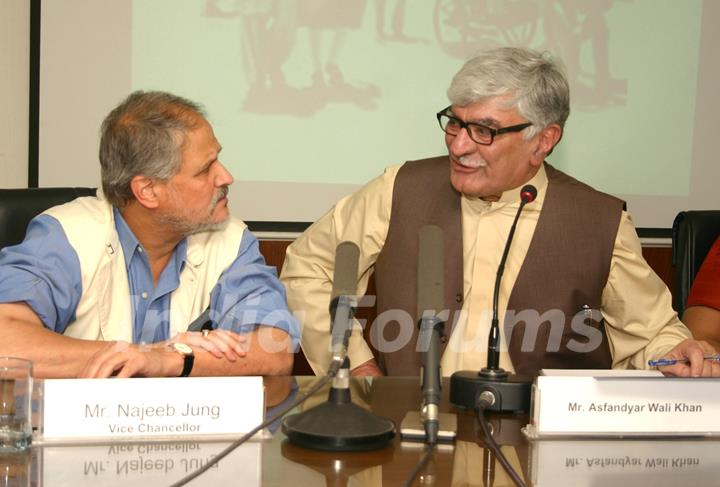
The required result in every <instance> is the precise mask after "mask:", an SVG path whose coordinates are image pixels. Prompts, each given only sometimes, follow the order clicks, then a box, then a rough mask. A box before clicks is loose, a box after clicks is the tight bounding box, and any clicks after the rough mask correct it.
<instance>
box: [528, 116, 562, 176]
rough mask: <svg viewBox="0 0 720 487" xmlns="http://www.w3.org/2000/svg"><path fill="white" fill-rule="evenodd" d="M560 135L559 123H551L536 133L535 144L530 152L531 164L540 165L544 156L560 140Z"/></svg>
mask: <svg viewBox="0 0 720 487" xmlns="http://www.w3.org/2000/svg"><path fill="white" fill-rule="evenodd" d="M560 137H562V128H561V127H560V125H558V124H556V123H553V124H550V125H548V126H547V127H545V128H544V129H542V131H541V132H540V133H539V134H538V135H537V145H536V146H535V151H534V152H533V154H532V158H531V164H532V165H534V166H540V165H541V164H542V163H543V162H544V161H545V158H546V157H547V156H548V154H550V153H551V152H552V150H553V148H554V147H555V145H556V144H557V143H558V142H560Z"/></svg>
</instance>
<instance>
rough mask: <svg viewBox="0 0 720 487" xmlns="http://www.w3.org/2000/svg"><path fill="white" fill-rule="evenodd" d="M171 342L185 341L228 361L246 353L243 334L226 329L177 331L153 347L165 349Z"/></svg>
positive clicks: (195, 347)
mask: <svg viewBox="0 0 720 487" xmlns="http://www.w3.org/2000/svg"><path fill="white" fill-rule="evenodd" d="M172 343H185V344H186V345H189V346H190V347H192V348H193V349H200V350H205V351H206V352H209V353H210V354H212V356H213V357H215V358H223V357H224V358H226V359H227V360H229V361H230V362H235V361H236V360H237V359H239V358H242V357H245V356H246V355H247V346H248V345H247V340H246V338H245V335H241V334H239V333H235V332H234V331H228V330H222V329H218V330H212V331H207V330H206V331H203V332H198V331H188V332H185V333H178V334H177V335H175V336H174V337H173V338H172V339H170V340H167V341H164V342H160V343H156V344H154V345H153V347H154V348H158V349H162V350H165V349H166V348H167V347H168V345H170V344H172Z"/></svg>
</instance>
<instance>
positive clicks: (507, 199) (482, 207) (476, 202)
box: [462, 164, 548, 213]
mask: <svg viewBox="0 0 720 487" xmlns="http://www.w3.org/2000/svg"><path fill="white" fill-rule="evenodd" d="M526 184H532V185H533V186H535V188H536V189H537V197H536V198H535V200H534V201H533V202H532V203H529V204H528V209H531V208H533V207H535V208H540V207H541V206H542V202H543V201H544V200H545V192H546V190H547V184H548V179H547V172H546V171H545V164H543V165H541V166H540V169H539V170H538V172H537V173H535V175H534V176H533V177H532V178H531V179H530V180H529V181H526V182H525V183H523V184H521V185H520V186H518V187H517V188H513V189H509V190H507V191H505V192H503V194H502V195H500V199H499V200H498V201H485V200H483V199H481V198H477V197H470V196H466V195H462V197H463V199H464V200H465V201H466V202H467V204H468V205H469V208H471V209H473V210H475V211H477V212H480V213H483V212H485V211H488V210H490V209H493V208H500V207H504V206H507V205H513V204H515V205H519V204H520V189H522V187H523V186H525V185H526Z"/></svg>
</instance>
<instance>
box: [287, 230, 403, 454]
mask: <svg viewBox="0 0 720 487" xmlns="http://www.w3.org/2000/svg"><path fill="white" fill-rule="evenodd" d="M359 255H360V250H359V249H358V246H357V245H355V244H354V243H352V242H342V243H341V244H340V245H338V246H337V248H336V250H335V272H334V274H333V289H332V294H331V299H330V319H331V323H332V330H331V341H330V344H331V345H330V346H331V354H332V355H331V362H330V366H329V367H328V373H327V376H328V377H333V382H332V386H331V387H330V392H329V393H328V400H327V402H324V403H322V404H319V405H317V406H315V407H313V408H311V409H308V410H307V411H303V412H302V413H299V414H294V415H292V416H288V417H287V418H285V419H284V420H283V423H282V431H283V433H285V434H286V435H287V437H288V440H290V442H292V443H293V444H295V445H298V446H301V447H305V448H311V449H314V450H324V451H365V450H374V449H378V448H383V447H385V446H386V445H387V444H388V442H390V440H392V439H393V437H394V436H395V425H394V424H393V422H392V421H390V420H388V419H385V418H381V417H379V416H376V415H375V414H373V413H371V412H369V411H367V410H365V409H363V408H361V407H360V406H358V405H356V404H353V402H352V398H351V395H350V361H349V360H348V358H347V348H348V342H349V341H350V334H351V333H352V319H353V315H354V313H355V308H356V307H357V297H356V288H357V277H358V257H359Z"/></svg>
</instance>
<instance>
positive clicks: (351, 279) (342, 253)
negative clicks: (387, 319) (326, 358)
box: [330, 242, 360, 375]
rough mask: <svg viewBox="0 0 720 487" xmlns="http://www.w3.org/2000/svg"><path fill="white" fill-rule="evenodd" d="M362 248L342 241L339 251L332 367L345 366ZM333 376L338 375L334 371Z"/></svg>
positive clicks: (332, 312)
mask: <svg viewBox="0 0 720 487" xmlns="http://www.w3.org/2000/svg"><path fill="white" fill-rule="evenodd" d="M359 257H360V249H359V248H358V246H357V245H355V244H354V243H352V242H342V243H341V244H340V245H338V246H337V249H336V250H335V272H334V273H333V288H332V294H331V298H330V322H331V323H332V328H331V350H332V359H331V360H332V361H331V365H330V370H334V371H335V372H337V370H338V369H339V368H340V367H342V365H343V362H344V361H345V357H346V356H347V347H348V342H349V341H350V334H351V333H352V323H353V322H352V320H353V317H354V316H355V309H356V308H357V296H356V288H357V275H358V259H359ZM331 375H335V374H334V373H333V374H331Z"/></svg>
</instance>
